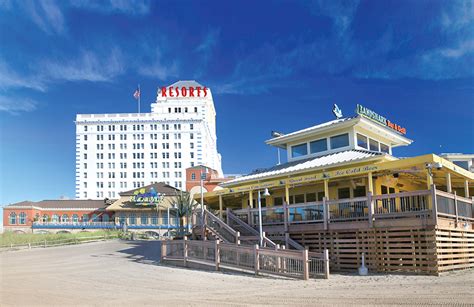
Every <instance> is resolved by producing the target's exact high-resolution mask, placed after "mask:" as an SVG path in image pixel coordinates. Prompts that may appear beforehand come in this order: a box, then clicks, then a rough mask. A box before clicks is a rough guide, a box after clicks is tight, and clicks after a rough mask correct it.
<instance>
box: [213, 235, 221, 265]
mask: <svg viewBox="0 0 474 307" xmlns="http://www.w3.org/2000/svg"><path fill="white" fill-rule="evenodd" d="M220 252H221V249H220V248H219V240H216V245H215V252H214V255H215V258H216V271H219V270H220V263H221V255H220Z"/></svg>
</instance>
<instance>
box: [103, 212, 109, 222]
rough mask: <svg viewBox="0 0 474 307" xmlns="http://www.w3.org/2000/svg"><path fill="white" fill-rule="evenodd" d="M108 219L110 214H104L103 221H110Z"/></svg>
mask: <svg viewBox="0 0 474 307" xmlns="http://www.w3.org/2000/svg"><path fill="white" fill-rule="evenodd" d="M108 221H109V215H108V214H104V215H102V222H108Z"/></svg>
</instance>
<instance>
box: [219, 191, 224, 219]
mask: <svg viewBox="0 0 474 307" xmlns="http://www.w3.org/2000/svg"><path fill="white" fill-rule="evenodd" d="M223 211H224V204H223V201H222V195H219V218H220V219H221V220H222V213H223Z"/></svg>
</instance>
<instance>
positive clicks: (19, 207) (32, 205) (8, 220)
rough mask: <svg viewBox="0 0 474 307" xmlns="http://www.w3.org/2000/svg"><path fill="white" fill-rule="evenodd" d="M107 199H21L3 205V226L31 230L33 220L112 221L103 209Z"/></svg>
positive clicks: (70, 221) (108, 203) (69, 221)
mask: <svg viewBox="0 0 474 307" xmlns="http://www.w3.org/2000/svg"><path fill="white" fill-rule="evenodd" d="M110 203H111V202H110V201H109V200H107V199H106V200H42V201H38V202H33V201H22V202H19V203H14V204H11V205H8V206H5V207H4V208H3V228H4V229H5V230H6V231H15V232H25V233H26V232H32V229H34V224H42V223H53V224H54V223H57V224H60V223H63V224H64V223H76V224H78V225H79V224H81V223H86V222H109V221H110V222H112V221H113V220H114V216H113V214H112V213H109V212H106V211H105V208H107V207H108V206H109V205H110Z"/></svg>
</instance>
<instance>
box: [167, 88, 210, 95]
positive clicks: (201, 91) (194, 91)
mask: <svg viewBox="0 0 474 307" xmlns="http://www.w3.org/2000/svg"><path fill="white" fill-rule="evenodd" d="M208 90H209V89H208V88H207V87H205V86H204V87H201V86H181V87H179V86H176V87H174V86H168V87H162V88H161V97H206V96H207V92H208Z"/></svg>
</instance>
